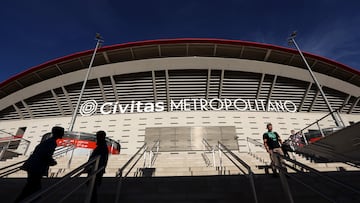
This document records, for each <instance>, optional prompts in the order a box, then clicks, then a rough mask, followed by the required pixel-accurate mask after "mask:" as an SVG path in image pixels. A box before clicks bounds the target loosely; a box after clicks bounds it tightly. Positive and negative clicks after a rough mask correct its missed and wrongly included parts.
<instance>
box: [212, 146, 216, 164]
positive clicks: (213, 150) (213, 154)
mask: <svg viewBox="0 0 360 203" xmlns="http://www.w3.org/2000/svg"><path fill="white" fill-rule="evenodd" d="M212 157H213V167H214V168H215V167H216V163H215V161H216V159H215V149H212Z"/></svg>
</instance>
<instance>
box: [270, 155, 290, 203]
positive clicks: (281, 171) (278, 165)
mask: <svg viewBox="0 0 360 203" xmlns="http://www.w3.org/2000/svg"><path fill="white" fill-rule="evenodd" d="M273 153H275V155H274V156H273V157H274V158H275V160H274V161H275V166H276V167H275V168H278V170H279V176H280V181H281V185H282V187H283V190H284V192H285V195H286V197H287V198H288V200H289V202H290V203H294V199H293V197H292V194H291V191H290V187H289V183H288V182H287V179H286V176H285V174H284V170H285V168H284V166H283V164H282V162H281V161H280V155H279V154H278V153H277V152H273Z"/></svg>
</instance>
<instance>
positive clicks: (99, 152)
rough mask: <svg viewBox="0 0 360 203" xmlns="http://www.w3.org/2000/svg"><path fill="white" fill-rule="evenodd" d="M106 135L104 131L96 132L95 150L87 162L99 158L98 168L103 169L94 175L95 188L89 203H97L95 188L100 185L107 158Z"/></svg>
mask: <svg viewBox="0 0 360 203" xmlns="http://www.w3.org/2000/svg"><path fill="white" fill-rule="evenodd" d="M105 137H106V133H105V132H104V131H98V132H96V148H95V149H94V151H93V152H92V153H91V155H90V157H89V160H91V159H92V158H95V157H97V156H100V160H99V165H98V168H101V167H104V168H103V169H102V170H101V171H100V172H99V173H98V174H96V179H95V186H94V190H93V192H92V196H91V202H92V203H95V202H97V188H98V187H99V186H100V185H101V179H102V177H103V175H104V173H105V168H106V165H107V162H108V158H109V149H108V146H107V144H106V140H105Z"/></svg>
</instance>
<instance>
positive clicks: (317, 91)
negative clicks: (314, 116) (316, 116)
mask: <svg viewBox="0 0 360 203" xmlns="http://www.w3.org/2000/svg"><path fill="white" fill-rule="evenodd" d="M319 94H320V90H319V89H317V90H316V94H315V97H314V100H313V101H312V102H311V105H310V108H309V112H312V109H313V107H314V105H315V103H316V100H317V98H318V96H319Z"/></svg>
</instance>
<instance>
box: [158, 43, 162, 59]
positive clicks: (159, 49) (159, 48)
mask: <svg viewBox="0 0 360 203" xmlns="http://www.w3.org/2000/svg"><path fill="white" fill-rule="evenodd" d="M158 51H159V56H160V57H162V54H161V47H160V45H158Z"/></svg>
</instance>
